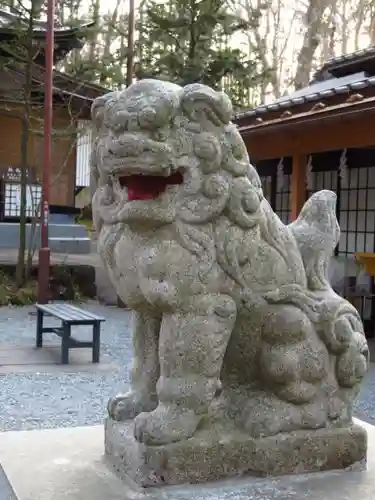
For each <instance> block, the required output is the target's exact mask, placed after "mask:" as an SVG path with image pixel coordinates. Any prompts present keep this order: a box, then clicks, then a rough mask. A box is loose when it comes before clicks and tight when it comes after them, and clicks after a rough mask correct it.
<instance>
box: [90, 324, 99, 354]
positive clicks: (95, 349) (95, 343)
mask: <svg viewBox="0 0 375 500" xmlns="http://www.w3.org/2000/svg"><path fill="white" fill-rule="evenodd" d="M99 359H100V323H99V322H98V323H94V326H93V330H92V362H93V363H99Z"/></svg>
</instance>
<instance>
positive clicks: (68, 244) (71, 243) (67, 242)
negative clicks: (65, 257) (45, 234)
mask: <svg viewBox="0 0 375 500" xmlns="http://www.w3.org/2000/svg"><path fill="white" fill-rule="evenodd" d="M48 241H49V246H50V249H51V252H56V253H62V254H89V253H90V252H91V239H90V238H88V237H86V238H82V237H80V238H74V237H73V238H69V237H68V238H67V237H61V236H59V237H52V238H51V237H50V238H48Z"/></svg>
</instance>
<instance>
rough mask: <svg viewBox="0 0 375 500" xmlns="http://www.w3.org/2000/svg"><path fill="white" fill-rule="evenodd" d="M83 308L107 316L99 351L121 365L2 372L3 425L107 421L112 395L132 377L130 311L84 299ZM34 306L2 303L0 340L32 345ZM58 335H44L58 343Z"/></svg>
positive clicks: (48, 425)
mask: <svg viewBox="0 0 375 500" xmlns="http://www.w3.org/2000/svg"><path fill="white" fill-rule="evenodd" d="M85 308H87V310H90V311H92V312H95V313H97V314H100V315H102V316H104V317H105V318H106V322H105V323H104V325H103V326H102V335H101V353H102V354H105V355H106V358H107V359H108V358H109V359H108V362H109V363H111V364H112V363H113V364H115V365H117V367H119V369H114V370H110V371H103V372H96V373H88V372H86V373H77V372H76V373H67V372H65V373H56V372H54V373H43V372H40V373H35V372H34V373H30V372H27V373H14V374H7V375H0V431H4V430H5V431H6V430H19V429H35V428H51V427H69V426H82V425H95V424H98V423H100V422H102V421H103V417H104V414H105V407H106V403H107V401H108V398H109V397H110V396H112V395H114V394H115V393H116V392H118V391H120V390H123V389H124V387H126V384H127V383H128V382H129V371H130V365H131V333H130V312H128V311H124V310H121V309H118V308H114V307H105V306H101V305H98V304H96V303H88V304H85ZM33 311H34V308H33V307H22V308H15V307H1V308H0V346H2V347H9V346H10V345H14V346H23V345H34V339H35V322H36V317H35V316H34V315H30V312H33ZM47 321H51V319H49V318H48V319H46V323H47ZM81 328H82V329H84V327H81ZM56 339H57V337H56V336H55V335H53V334H51V335H50V336H48V335H47V334H46V335H45V341H46V343H47V342H49V341H52V342H54V343H55V342H56ZM57 340H58V339H57Z"/></svg>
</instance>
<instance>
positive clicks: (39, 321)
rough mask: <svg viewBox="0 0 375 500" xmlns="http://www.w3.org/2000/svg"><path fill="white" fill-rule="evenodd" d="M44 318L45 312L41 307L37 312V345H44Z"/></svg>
mask: <svg viewBox="0 0 375 500" xmlns="http://www.w3.org/2000/svg"><path fill="white" fill-rule="evenodd" d="M43 319H44V313H43V311H40V310H39V309H38V310H37V312H36V347H37V348H39V347H43Z"/></svg>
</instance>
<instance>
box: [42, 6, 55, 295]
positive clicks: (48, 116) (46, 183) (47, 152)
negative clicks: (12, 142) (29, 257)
mask: <svg viewBox="0 0 375 500" xmlns="http://www.w3.org/2000/svg"><path fill="white" fill-rule="evenodd" d="M54 18H55V0H47V34H46V49H45V93H44V151H43V185H42V206H41V212H42V213H41V223H42V227H41V248H40V250H39V270H38V301H39V303H42V304H45V303H46V302H48V300H49V277H50V253H51V252H50V249H49V242H48V219H49V195H50V185H51V159H52V114H53V92H52V87H53V53H54Z"/></svg>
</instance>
